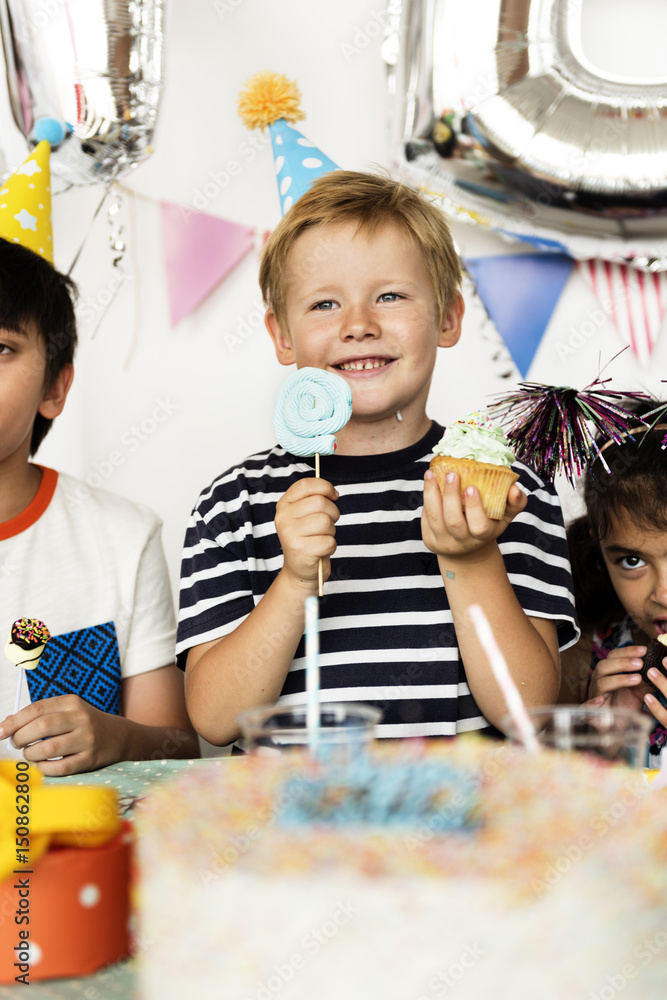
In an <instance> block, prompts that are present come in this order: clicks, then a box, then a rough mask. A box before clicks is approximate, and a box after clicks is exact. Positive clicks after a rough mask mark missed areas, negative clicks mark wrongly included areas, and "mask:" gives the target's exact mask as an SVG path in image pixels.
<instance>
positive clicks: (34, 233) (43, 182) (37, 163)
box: [0, 139, 53, 264]
mask: <svg viewBox="0 0 667 1000" xmlns="http://www.w3.org/2000/svg"><path fill="white" fill-rule="evenodd" d="M50 153H51V146H50V145H49V143H48V142H47V141H46V140H45V139H43V140H42V142H40V143H39V144H38V145H37V146H35V148H34V149H33V151H32V153H31V154H30V156H29V157H28V159H27V160H25V162H24V163H22V164H21V166H20V167H19V168H18V170H16V171H15V172H14V173H13V174H12V176H11V177H10V178H9V179H8V180H6V181H5V183H4V184H3V185H2V188H1V189H0V237H2V238H3V239H5V240H7V241H8V242H9V243H20V244H21V245H22V246H24V247H27V249H28V250H32V251H34V253H37V254H39V255H40V257H44V259H45V260H48V261H49V263H50V264H53V230H52V228H51V167H50V165H49V155H50Z"/></svg>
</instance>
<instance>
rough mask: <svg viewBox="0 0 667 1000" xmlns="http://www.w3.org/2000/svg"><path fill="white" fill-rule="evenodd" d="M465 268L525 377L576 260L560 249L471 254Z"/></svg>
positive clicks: (522, 375)
mask: <svg viewBox="0 0 667 1000" xmlns="http://www.w3.org/2000/svg"><path fill="white" fill-rule="evenodd" d="M465 266H466V270H467V271H468V272H469V274H470V276H471V278H472V280H473V281H474V283H475V287H476V289H477V292H478V294H479V297H480V298H481V300H482V302H483V303H484V306H485V308H486V311H487V312H488V314H489V316H490V317H491V319H492V320H493V322H494V323H495V325H496V327H497V329H498V332H499V333H500V335H501V337H502V338H503V340H504V341H505V343H506V345H507V347H508V349H509V352H510V354H511V355H512V358H513V359H514V363H515V364H516V366H517V368H518V369H519V371H520V372H521V377H522V378H525V377H526V375H527V374H528V369H529V368H530V366H531V364H532V361H533V358H534V357H535V353H536V351H537V348H538V347H539V346H540V342H541V340H542V337H543V335H544V331H545V330H546V328H547V326H548V325H549V320H550V319H551V315H552V313H553V311H554V309H555V308H556V305H557V303H558V300H559V299H560V297H561V294H562V291H563V288H564V287H565V284H566V283H567V279H568V278H569V277H570V273H571V271H572V268H573V267H574V261H573V260H572V258H571V257H568V256H567V255H566V254H559V253H549V254H539V253H535V254H513V255H504V256H502V257H474V258H466V260H465Z"/></svg>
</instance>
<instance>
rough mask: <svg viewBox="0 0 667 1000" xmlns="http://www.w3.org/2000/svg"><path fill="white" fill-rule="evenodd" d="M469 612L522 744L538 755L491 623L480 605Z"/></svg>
mask: <svg viewBox="0 0 667 1000" xmlns="http://www.w3.org/2000/svg"><path fill="white" fill-rule="evenodd" d="M468 610H469V614H470V618H471V621H472V623H473V625H474V626H475V631H476V632H477V638H478V639H479V642H480V645H481V647H482V649H483V650H484V652H485V653H486V655H487V657H488V660H489V663H490V665H491V670H492V671H493V676H494V677H495V678H496V680H497V682H498V687H499V688H500V690H501V691H502V693H503V697H504V699H505V702H506V703H507V709H508V711H509V714H510V715H511V717H512V720H513V722H514V725H515V726H516V730H517V733H518V734H519V737H520V739H521V742H522V743H523V745H524V746H525V748H526V750H527V751H528V752H529V753H537V752H538V750H539V749H540V745H539V743H538V742H537V736H536V735H535V727H534V726H533V723H532V722H531V721H530V717H529V715H528V712H527V711H526V706H525V705H524V703H523V699H522V697H521V695H520V694H519V689H518V688H517V686H516V684H515V683H514V680H513V678H512V675H511V674H510V672H509V670H508V668H507V663H506V662H505V657H504V656H503V654H502V653H501V651H500V647H499V646H498V643H497V642H496V637H495V636H494V634H493V632H492V631H491V626H490V625H489V621H488V619H487V617H486V615H485V614H484V612H483V611H482V609H481V608H480V606H479V604H471V605H470V608H469V609H468Z"/></svg>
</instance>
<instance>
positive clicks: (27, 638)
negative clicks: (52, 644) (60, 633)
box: [5, 618, 51, 670]
mask: <svg viewBox="0 0 667 1000" xmlns="http://www.w3.org/2000/svg"><path fill="white" fill-rule="evenodd" d="M50 638H51V633H50V632H49V630H48V628H47V627H46V625H45V624H44V622H41V621H39V619H38V618H19V619H18V620H17V621H15V622H14V624H13V625H12V628H11V632H10V634H9V638H8V640H7V642H6V644H5V656H6V657H7V659H8V660H11V662H12V663H13V664H14V666H16V667H20V668H22V669H23V670H34V669H35V667H36V666H37V665H38V664H39V661H40V657H41V655H42V653H43V652H44V647H45V646H46V644H47V642H48V641H49V639H50Z"/></svg>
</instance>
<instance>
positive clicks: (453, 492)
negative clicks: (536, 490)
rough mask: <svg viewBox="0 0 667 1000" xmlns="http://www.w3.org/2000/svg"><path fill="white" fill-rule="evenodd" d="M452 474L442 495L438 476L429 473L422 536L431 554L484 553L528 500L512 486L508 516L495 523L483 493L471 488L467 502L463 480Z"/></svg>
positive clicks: (468, 491)
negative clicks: (462, 488)
mask: <svg viewBox="0 0 667 1000" xmlns="http://www.w3.org/2000/svg"><path fill="white" fill-rule="evenodd" d="M450 475H451V479H450V477H449V476H448V477H447V478H448V481H447V482H446V483H445V488H444V490H443V492H442V494H441V493H440V487H439V486H438V481H437V479H436V477H435V474H434V473H433V472H432V471H431V470H430V469H428V470H427V471H426V474H425V476H424V509H423V511H422V537H423V539H424V544H425V545H426V547H427V548H428V549H430V550H431V552H434V553H435V554H436V555H438V556H448V557H449V558H450V559H451V558H456V557H457V556H470V555H471V554H473V553H476V552H481V551H482V550H483V549H484V548H486V547H487V546H488V545H490V544H491V543H492V542H494V541H495V540H496V538H498V537H499V536H500V535H501V534H502V533H503V531H504V530H505V528H506V527H507V525H508V524H509V523H510V522H511V521H512V520H513V519H514V518H515V517H516V516H517V514H520V513H521V511H522V510H523V509H524V507H525V506H526V503H527V502H528V498H527V497H526V494H525V493H524V492H523V490H520V489H519V487H518V486H517V485H516V484H513V485H512V486H510V489H509V493H508V495H507V506H506V507H505V513H504V514H503V517H502V519H501V520H500V521H494V520H492V519H491V518H490V517H487V516H486V513H485V511H484V507H483V505H482V498H481V496H480V495H479V490H477V489H476V488H475V487H469V489H467V490H466V496H465V501H464V500H463V499H462V497H461V488H460V486H459V477H458V476H457V475H456V474H454V473H451V474H450Z"/></svg>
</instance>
